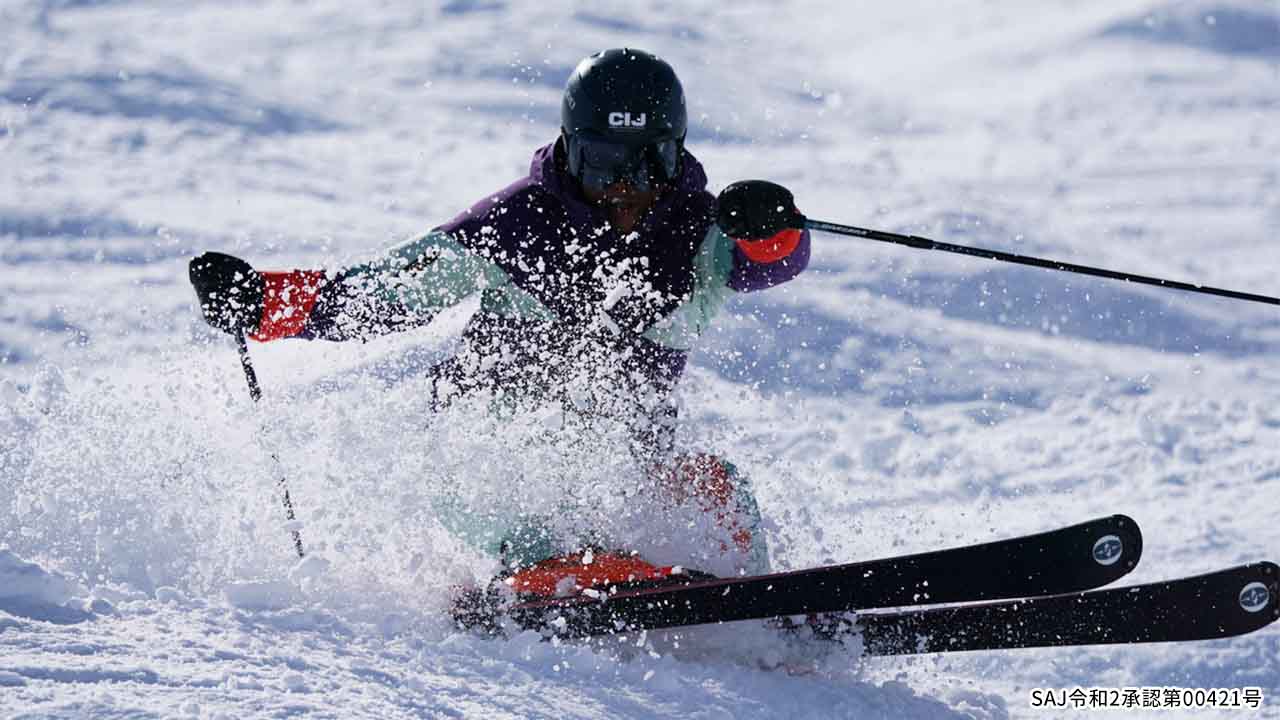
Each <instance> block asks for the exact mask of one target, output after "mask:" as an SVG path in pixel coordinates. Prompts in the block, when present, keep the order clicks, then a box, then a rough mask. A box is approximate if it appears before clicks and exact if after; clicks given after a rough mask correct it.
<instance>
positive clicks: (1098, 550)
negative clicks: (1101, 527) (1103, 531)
mask: <svg viewBox="0 0 1280 720" xmlns="http://www.w3.org/2000/svg"><path fill="white" fill-rule="evenodd" d="M1123 554H1124V543H1122V542H1120V537H1119V536H1117V535H1104V536H1103V537H1100V538H1098V542H1096V543H1094V544H1093V559H1094V561H1096V562H1097V563H1098V564H1099V565H1115V564H1116V563H1117V562H1118V561H1119V560H1120V556H1121V555H1123Z"/></svg>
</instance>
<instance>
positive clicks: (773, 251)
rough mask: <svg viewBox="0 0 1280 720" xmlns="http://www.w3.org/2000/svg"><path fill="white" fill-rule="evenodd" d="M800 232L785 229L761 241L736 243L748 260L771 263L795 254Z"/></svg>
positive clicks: (738, 241) (798, 244) (793, 229)
mask: <svg viewBox="0 0 1280 720" xmlns="http://www.w3.org/2000/svg"><path fill="white" fill-rule="evenodd" d="M802 232H803V231H802V230H798V229H796V228H787V229H785V230H782V231H780V232H778V234H777V235H774V236H773V237H769V238H765V239H763V240H737V241H736V242H737V243H738V247H739V248H741V250H742V254H743V255H746V256H747V259H748V260H752V261H754V262H758V263H771V262H777V261H779V260H781V259H783V258H785V257H787V256H788V255H790V254H791V253H793V252H795V249H796V248H797V247H799V246H800V237H801V233H802Z"/></svg>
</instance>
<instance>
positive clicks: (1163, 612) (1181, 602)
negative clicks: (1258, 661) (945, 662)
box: [857, 562, 1280, 655]
mask: <svg viewBox="0 0 1280 720" xmlns="http://www.w3.org/2000/svg"><path fill="white" fill-rule="evenodd" d="M1278 618H1280V568H1277V566H1276V565H1275V564H1274V563H1270V562H1259V563H1252V564H1249V565H1240V566H1238V567H1233V568H1228V569H1226V570H1219V571H1217V572H1212V573H1208V574H1205V575H1196V576H1194V577H1187V578H1181V579H1178V580H1168V581H1165V582H1157V583H1150V584H1147V585H1135V586H1133V587H1122V588H1111V589H1107V590H1094V591H1091V592H1081V593H1068V594H1063V595H1052V596H1048V597H1033V598H1028V599H1025V600H1009V601H1003V602H991V603H980V604H976V605H961V606H957V607H947V608H923V609H918V610H904V611H900V612H888V613H859V614H858V616H857V624H858V626H859V628H860V629H861V634H862V641H863V648H864V650H865V652H866V653H867V654H868V655H906V654H916V653H931V652H958V651H964V650H995V649H1005V648H1027V647H1055V646H1062V645H1106V644H1115V643H1149V642H1179V641H1185V640H1211V639H1214V638H1225V637H1232V636H1234V635H1243V634H1245V633H1250V632H1253V631H1255V630H1258V629H1260V628H1262V627H1265V626H1267V625H1269V624H1271V623H1272V622H1275V621H1276V620H1277V619H1278Z"/></svg>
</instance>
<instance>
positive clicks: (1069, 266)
mask: <svg viewBox="0 0 1280 720" xmlns="http://www.w3.org/2000/svg"><path fill="white" fill-rule="evenodd" d="M804 227H806V228H808V229H810V230H821V231H823V232H829V233H835V234H837V235H848V236H851V237H859V238H864V239H866V240H877V241H879V242H887V243H893V244H895V245H906V246H907V247H912V248H916V249H918V250H942V251H944V252H951V253H956V254H959V255H972V256H974V257H980V258H987V259H989V260H1000V261H1002V262H1009V263H1017V264H1019V265H1030V266H1032V267H1038V268H1046V269H1049V270H1061V271H1063V272H1072V273H1079V274H1081V275H1092V276H1094V277H1101V278H1109V279H1111V280H1123V281H1125V282H1134V283H1142V284H1143V285H1155V286H1157V287H1164V288H1172V289H1174V290H1186V291H1188V292H1196V293H1203V294H1205V295H1218V296H1220V297H1227V298H1233V299H1236V300H1248V301H1250V302H1258V303H1266V304H1268V305H1280V298H1275V297H1268V296H1266V295H1255V294H1254V293H1247V292H1240V291H1238V290H1224V289H1222V288H1216V287H1209V286H1207V285H1195V284H1192V283H1185V282H1179V281H1177V280H1165V279H1163V278H1158V277H1150V276H1147V275H1135V274H1133V273H1126V272H1117V271H1115V270H1106V269H1104V268H1096V267H1089V266H1087V265H1076V264H1074V263H1066V262H1059V261H1057V260H1045V259H1043V258H1038V257H1031V256H1030V255H1018V254H1016V253H1007V252H1001V251H999V250H985V249H983V248H976V247H968V246H965V245H954V244H952V243H944V242H938V241H936V240H930V239H929V238H924V237H920V236H919V235H899V234H897V233H891V232H884V231H881V230H868V229H866V228H860V227H854V226H852V225H840V224H839V223H832V222H825V221H822V220H810V219H805V221H804Z"/></svg>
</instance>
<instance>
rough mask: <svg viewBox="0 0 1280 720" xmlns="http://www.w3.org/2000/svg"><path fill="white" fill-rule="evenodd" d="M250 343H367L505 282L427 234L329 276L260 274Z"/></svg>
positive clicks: (451, 243) (446, 239) (447, 241)
mask: <svg viewBox="0 0 1280 720" xmlns="http://www.w3.org/2000/svg"><path fill="white" fill-rule="evenodd" d="M263 280H264V284H265V286H266V291H265V292H264V296H263V317H262V322H261V323H260V325H259V330H258V333H257V334H256V335H254V339H256V340H259V341H267V340H275V339H278V338H284V337H301V338H308V339H311V338H320V339H324V340H352V339H367V338H370V337H374V336H377V335H384V334H387V333H391V332H396V331H398V330H404V329H408V328H412V327H419V326H422V325H425V324H427V323H429V322H431V320H432V318H434V317H435V316H436V315H437V314H438V313H439V312H440V311H442V310H444V309H445V308H448V307H450V306H452V305H455V304H457V303H458V302H460V301H462V300H463V299H464V298H466V297H468V296H469V295H471V294H473V293H475V292H477V291H480V290H483V289H485V288H489V287H497V286H501V285H504V284H506V283H507V282H508V279H507V276H506V274H505V273H504V272H503V271H502V270H501V269H500V268H498V267H497V266H496V265H495V264H493V263H492V262H490V261H489V260H487V259H485V258H483V257H481V256H480V255H478V254H476V253H474V252H472V251H470V250H467V249H466V248H464V247H463V246H462V245H461V244H459V243H458V242H457V241H456V240H455V239H454V238H453V237H452V236H450V235H449V234H448V233H445V232H442V231H439V230H433V231H431V232H429V233H427V234H425V235H422V236H420V237H416V238H412V239H410V240H408V241H406V242H403V243H401V244H399V245H396V246H395V247H392V248H391V249H390V250H389V251H387V252H386V253H384V254H383V255H382V256H380V257H378V258H376V259H374V260H372V261H370V262H367V263H363V264H360V265H355V266H353V267H349V268H346V269H344V270H341V271H339V272H337V273H334V274H332V275H329V274H326V273H324V272H317V271H302V270H294V271H291V272H264V273H263Z"/></svg>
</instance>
